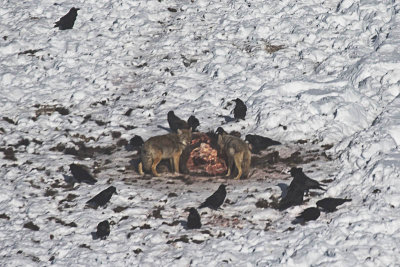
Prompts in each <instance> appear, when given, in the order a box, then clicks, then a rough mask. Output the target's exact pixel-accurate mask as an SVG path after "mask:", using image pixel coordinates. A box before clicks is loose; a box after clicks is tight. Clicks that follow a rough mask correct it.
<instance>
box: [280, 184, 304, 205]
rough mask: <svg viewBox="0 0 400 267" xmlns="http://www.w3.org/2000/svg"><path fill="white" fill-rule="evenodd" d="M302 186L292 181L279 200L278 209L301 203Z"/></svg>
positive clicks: (302, 195)
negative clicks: (284, 194)
mask: <svg viewBox="0 0 400 267" xmlns="http://www.w3.org/2000/svg"><path fill="white" fill-rule="evenodd" d="M303 197H304V188H303V187H302V186H300V185H298V184H297V183H294V182H293V181H292V182H291V183H290V185H289V187H288V192H287V194H286V196H285V197H284V198H282V199H281V201H280V202H279V206H278V208H279V210H281V211H282V210H285V209H287V208H289V207H292V206H297V205H301V204H303Z"/></svg>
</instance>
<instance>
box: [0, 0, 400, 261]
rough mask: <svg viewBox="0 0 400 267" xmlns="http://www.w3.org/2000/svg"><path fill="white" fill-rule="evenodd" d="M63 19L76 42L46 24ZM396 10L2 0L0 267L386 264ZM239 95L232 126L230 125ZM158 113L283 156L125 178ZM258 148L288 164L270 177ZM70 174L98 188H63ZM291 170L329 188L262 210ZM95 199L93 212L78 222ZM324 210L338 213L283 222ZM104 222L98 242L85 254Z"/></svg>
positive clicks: (395, 192)
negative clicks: (217, 199) (223, 188)
mask: <svg viewBox="0 0 400 267" xmlns="http://www.w3.org/2000/svg"><path fill="white" fill-rule="evenodd" d="M73 6H74V7H78V8H80V10H79V11H78V17H77V19H76V22H75V25H74V28H73V29H72V30H65V31H60V30H58V29H57V28H53V25H54V22H55V21H57V20H58V19H59V18H60V17H61V16H63V15H64V14H66V13H67V12H68V10H69V9H70V8H71V7H73ZM399 11H400V4H399V3H398V1H393V0H390V1H389V0H358V1H352V0H341V1H337V0H333V1H323V0H304V1H289V0H279V1H276V0H271V1H260V0H254V1H247V0H245V1H243V0H239V1H225V0H222V1H208V0H193V1H176V0H166V1H165V0H159V1H154V0H152V1H122V0H111V1H110V0H109V1H104V0H99V1H93V0H89V1H59V2H54V1H47V0H43V1H9V0H3V1H2V2H1V5H0V18H1V20H0V91H1V96H0V115H1V116H0V158H1V159H0V166H1V169H0V178H1V184H2V186H1V188H0V239H1V240H2V242H1V244H0V265H1V266H46V265H50V264H54V265H57V266H96V265H104V266H111V265H115V266H155V265H159V266H189V265H191V266H278V265H286V266H293V265H296V266H310V265H314V266H317V265H322V266H350V265H357V266H394V265H397V264H398V263H399V262H400V256H399V255H400V253H399V252H400V249H399V248H398V244H399V243H400V215H399V208H400V181H399V174H400V164H399V162H400V153H399V151H398V145H399V144H400V99H399V97H398V96H399V93H400V52H399V51H400V14H399ZM237 97H239V98H241V99H242V100H243V101H244V102H245V103H246V105H247V107H248V112H247V116H246V120H245V121H240V122H235V121H234V120H232V119H231V118H232V117H233V114H232V113H231V111H232V109H233V107H234V103H233V102H232V100H233V99H235V98H237ZM169 110H174V111H175V113H176V114H177V115H178V116H180V117H181V118H185V119H186V118H188V117H189V116H190V115H195V116H196V117H197V118H198V119H199V120H200V123H201V125H200V127H199V128H200V130H201V131H204V132H206V131H209V130H215V129H216V128H217V127H218V126H223V127H224V129H225V130H227V131H231V130H236V131H239V132H240V133H241V134H242V136H244V135H246V134H249V133H251V134H260V135H264V136H268V137H270V138H272V139H275V140H278V141H280V142H282V143H283V145H282V146H275V147H273V148H271V149H269V150H268V151H265V152H264V153H263V154H262V155H261V156H255V157H254V161H253V168H252V172H251V173H252V175H251V176H250V177H249V178H248V179H245V180H240V181H233V180H231V179H225V177H194V176H190V175H182V176H180V177H175V176H173V175H172V174H169V173H166V174H165V175H163V176H162V177H160V178H150V177H148V176H146V177H140V176H139V175H138V174H137V172H136V169H135V167H136V166H135V163H136V159H137V155H136V154H135V153H134V152H133V151H130V149H129V146H127V142H128V141H129V139H130V138H131V137H133V136H134V135H140V136H142V137H143V138H144V139H147V138H149V137H151V136H154V135H158V134H165V133H167V130H168V123H167V120H166V117H167V112H168V111H169ZM331 145H333V146H332V147H331ZM328 148H329V149H328ZM272 151H278V152H279V155H280V156H281V157H282V158H291V155H293V154H292V153H293V152H299V153H300V155H301V157H300V159H295V160H293V157H292V160H283V159H282V160H281V161H279V162H272V163H271V162H270V163H268V161H267V158H268V155H270V154H269V153H271V152H272ZM73 162H75V163H81V164H85V165H87V166H89V167H90V168H91V170H92V171H93V172H94V173H95V174H96V178H97V179H98V182H97V183H96V184H95V185H88V184H75V185H74V186H73V187H72V186H71V185H70V184H68V183H67V182H66V181H68V179H69V178H70V176H71V173H70V172H69V169H68V166H69V164H71V163H73ZM291 166H300V167H303V169H304V170H305V172H306V173H307V175H309V176H310V177H311V178H313V179H316V180H318V181H325V182H326V183H327V184H328V190H327V192H323V193H322V194H317V195H316V194H311V196H310V197H307V201H305V203H304V204H303V205H302V206H297V207H292V208H289V209H288V210H286V211H283V212H280V211H278V210H276V209H273V208H271V207H270V206H269V204H271V203H273V202H274V201H275V202H276V201H279V199H280V197H281V194H282V190H283V189H282V188H285V185H288V184H289V183H290V181H291V178H290V176H289V175H288V174H286V173H285V172H283V171H284V170H285V169H287V168H288V167H291ZM220 183H225V184H227V191H228V195H227V200H226V203H225V204H224V205H223V210H219V211H212V210H209V209H207V208H206V209H202V210H201V216H202V223H203V227H202V228H201V229H199V230H186V229H185V227H184V225H185V222H186V218H187V215H188V212H187V209H188V208H189V207H192V206H195V207H196V206H198V205H199V204H200V203H201V202H202V201H204V199H205V198H206V197H208V196H209V195H211V194H212V193H213V192H214V191H215V190H216V189H217V188H218V185H219V184H220ZM110 185H113V186H115V187H116V188H117V192H118V195H114V196H113V197H112V198H111V201H110V203H109V204H108V205H107V206H106V207H105V208H99V209H96V210H94V209H88V208H85V202H86V201H87V200H89V199H90V198H91V197H93V196H94V195H95V194H97V193H98V192H100V191H101V190H103V189H105V188H106V187H108V186H110ZM327 196H330V197H347V198H352V202H349V203H346V204H344V205H343V206H340V207H339V209H338V211H336V212H334V213H322V214H321V216H320V218H318V220H316V221H313V222H309V223H307V224H305V225H299V224H292V223H291V222H292V221H293V219H294V218H295V217H296V216H297V215H298V214H299V213H300V212H301V211H302V210H303V209H305V208H307V207H311V206H314V205H315V202H316V201H318V200H319V199H321V198H324V197H327ZM262 200H266V201H267V203H269V204H268V205H265V206H263V205H261V206H260V205H259V203H265V202H263V201H262ZM256 204H257V205H256ZM271 205H272V204H271ZM102 220H109V221H110V222H111V234H110V236H109V237H108V238H107V239H106V240H94V239H93V237H92V232H95V230H96V226H97V224H98V223H99V222H100V221H102ZM29 223H30V224H29ZM35 226H37V228H36V227H35ZM27 227H28V228H27Z"/></svg>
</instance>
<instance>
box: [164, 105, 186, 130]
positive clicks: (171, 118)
mask: <svg viewBox="0 0 400 267" xmlns="http://www.w3.org/2000/svg"><path fill="white" fill-rule="evenodd" d="M167 120H168V124H169V128H171V130H172V131H173V132H174V133H176V132H177V131H178V129H189V128H190V127H189V125H188V124H187V122H186V121H184V120H182V119H181V118H179V117H178V116H176V115H175V113H174V112H173V111H172V110H171V111H169V112H168V114H167Z"/></svg>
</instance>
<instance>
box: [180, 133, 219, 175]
mask: <svg viewBox="0 0 400 267" xmlns="http://www.w3.org/2000/svg"><path fill="white" fill-rule="evenodd" d="M190 149H191V151H190V155H189V158H188V160H187V164H186V166H187V168H188V169H189V171H190V172H192V173H199V174H206V175H221V174H225V173H226V171H227V167H226V163H225V160H224V159H223V158H221V156H220V155H219V154H218V147H217V142H216V140H213V138H212V137H210V136H209V135H207V134H206V133H193V136H192V143H191V145H190Z"/></svg>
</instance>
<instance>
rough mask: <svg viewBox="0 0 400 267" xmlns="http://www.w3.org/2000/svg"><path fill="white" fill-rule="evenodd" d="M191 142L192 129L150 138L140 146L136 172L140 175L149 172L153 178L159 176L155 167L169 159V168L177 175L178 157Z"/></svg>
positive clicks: (178, 130)
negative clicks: (139, 159) (139, 158)
mask: <svg viewBox="0 0 400 267" xmlns="http://www.w3.org/2000/svg"><path fill="white" fill-rule="evenodd" d="M191 140H192V129H177V133H170V134H165V135H158V136H153V137H150V138H149V140H147V141H146V142H144V144H143V146H142V152H141V159H142V161H141V162H140V163H139V166H138V170H139V174H140V175H144V172H143V169H144V170H145V171H150V170H151V172H152V173H153V175H154V176H160V174H159V173H157V170H156V167H157V165H158V163H160V161H161V160H162V159H170V162H171V167H172V166H174V167H173V168H174V171H175V173H179V157H180V156H181V154H182V151H183V150H184V149H185V147H186V146H187V145H189V144H190V142H191Z"/></svg>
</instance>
